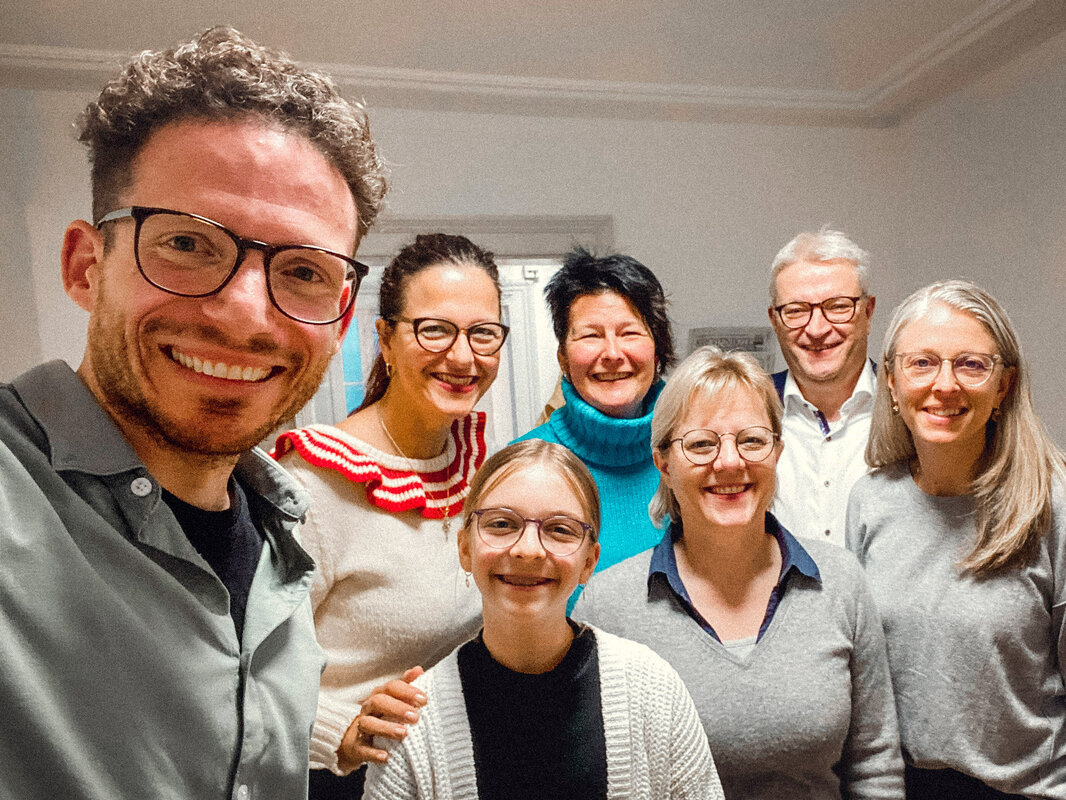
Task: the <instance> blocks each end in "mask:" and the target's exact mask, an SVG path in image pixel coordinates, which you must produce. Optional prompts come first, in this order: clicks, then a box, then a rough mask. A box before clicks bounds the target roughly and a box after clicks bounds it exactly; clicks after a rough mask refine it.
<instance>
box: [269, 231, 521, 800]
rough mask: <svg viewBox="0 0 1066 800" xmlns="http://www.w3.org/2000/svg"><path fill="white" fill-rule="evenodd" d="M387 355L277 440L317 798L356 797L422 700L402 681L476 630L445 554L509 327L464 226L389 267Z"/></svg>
mask: <svg viewBox="0 0 1066 800" xmlns="http://www.w3.org/2000/svg"><path fill="white" fill-rule="evenodd" d="M379 310H380V318H379V319H378V321H377V332H378V342H379V345H380V348H381V354H380V356H379V357H378V359H377V361H376V362H375V364H374V367H373V370H372V371H371V374H370V377H369V378H368V380H367V392H366V398H365V399H364V401H363V404H362V405H361V406H360V407H359V409H357V410H356V411H355V412H354V413H353V414H352V415H351V416H349V417H348V418H347V419H345V420H343V421H341V422H339V423H337V424H336V425H335V426H333V425H312V426H310V427H307V428H303V429H300V430H296V431H290V432H289V433H286V434H284V435H283V436H281V437H280V438H279V439H278V442H277V447H276V453H277V455H278V457H279V459H280V461H281V463H282V464H284V465H285V467H286V468H288V469H289V471H290V472H292V474H293V475H294V476H295V477H296V478H297V479H298V480H300V481H301V482H302V483H303V484H304V486H306V487H307V489H308V490H309V491H310V493H311V496H312V505H313V508H312V509H311V510H310V511H309V512H308V515H307V518H306V520H305V521H304V524H303V526H302V528H301V542H302V544H303V546H304V548H305V549H306V550H307V551H308V552H309V553H310V554H311V555H312V557H313V558H314V559H315V562H316V564H317V565H318V569H317V570H316V572H315V578H314V584H313V586H312V588H311V603H312V607H313V609H314V614H315V628H316V631H317V635H318V641H319V643H320V644H321V645H322V647H323V648H324V649H325V651H326V656H327V665H326V669H325V671H324V672H323V674H322V686H321V692H320V696H319V706H318V717H317V720H316V723H315V727H314V730H313V731H312V736H311V780H310V782H311V793H310V797H311V800H325V799H326V798H332V797H338V796H341V797H345V798H352V797H358V796H359V793H360V791H361V788H362V773H361V772H360V771H357V770H358V768H359V767H360V765H361V764H363V763H365V762H366V761H369V760H373V759H381V758H385V757H386V754H385V751H384V750H382V749H380V748H377V747H374V746H373V744H372V738H373V736H375V735H377V736H386V737H387V736H395V737H402V736H403V735H404V723H406V722H410V721H411V720H412V719H417V716H418V707H419V705H420V704H421V703H422V702H424V700H423V699H422V698H421V697H420V694H419V693H418V692H417V691H415V690H414V689H413V688H412V687H411V686H410V685H409V681H410V680H411V679H413V678H414V677H415V676H416V675H418V674H419V673H420V671H421V667H429V666H431V665H432V664H434V663H436V662H437V661H438V660H440V658H441V657H443V656H444V655H445V654H446V653H448V652H449V651H450V650H451V649H452V648H454V647H455V646H456V645H457V644H459V643H460V642H462V641H464V640H466V639H467V638H469V637H470V635H471V634H472V633H474V632H475V631H476V630H477V626H478V623H479V621H480V598H479V597H478V594H477V592H476V591H474V590H473V589H471V588H470V586H469V583H468V582H465V581H464V580H463V574H462V570H461V569H460V566H459V560H458V557H457V556H456V552H455V542H454V536H455V535H456V534H457V532H458V528H459V521H458V518H457V516H458V514H459V512H460V510H461V509H462V505H463V500H464V498H465V497H466V493H467V491H468V487H469V481H470V479H471V478H472V477H473V475H474V473H475V471H476V470H477V468H478V467H479V466H480V465H481V463H482V462H483V461H484V459H485V455H486V452H485V450H486V447H485V415H484V414H483V413H481V412H475V411H474V405H475V404H476V403H477V401H478V400H479V399H480V398H481V396H482V395H484V394H485V392H486V391H487V390H488V388H489V386H490V385H491V384H492V382H493V380H494V379H495V378H496V372H497V369H498V368H499V363H500V352H501V348H502V347H503V344H504V341H505V340H506V338H507V333H508V329H507V326H505V325H503V324H502V323H501V322H500V289H499V283H498V275H497V269H496V264H495V262H494V261H493V258H492V254H491V253H488V252H486V251H484V250H482V249H481V248H479V247H477V246H476V245H475V244H473V243H472V242H471V241H469V240H468V239H466V238H464V237H462V236H450V235H446V234H426V235H422V236H419V237H417V238H416V240H415V242H414V243H413V244H411V245H408V246H407V247H405V248H404V249H403V250H401V251H400V252H399V254H397V256H396V257H395V258H394V259H393V260H392V262H391V263H390V264H389V265H388V267H386V269H385V271H384V273H383V275H382V280H381V293H380V308H379Z"/></svg>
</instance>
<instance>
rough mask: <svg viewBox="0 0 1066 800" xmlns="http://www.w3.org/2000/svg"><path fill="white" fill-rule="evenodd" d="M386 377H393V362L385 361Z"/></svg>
mask: <svg viewBox="0 0 1066 800" xmlns="http://www.w3.org/2000/svg"><path fill="white" fill-rule="evenodd" d="M385 377H386V378H391V377H392V364H390V363H389V362H388V361H386V362H385Z"/></svg>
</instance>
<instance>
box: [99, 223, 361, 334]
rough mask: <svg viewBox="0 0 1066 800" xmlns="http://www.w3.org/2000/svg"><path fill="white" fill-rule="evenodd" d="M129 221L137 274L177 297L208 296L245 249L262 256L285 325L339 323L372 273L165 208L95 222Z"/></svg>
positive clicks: (318, 250)
mask: <svg viewBox="0 0 1066 800" xmlns="http://www.w3.org/2000/svg"><path fill="white" fill-rule="evenodd" d="M126 217H131V218H132V219H133V220H134V221H135V222H136V224H137V227H136V228H135V229H134V234H133V250H134V256H135V259H136V261H137V269H139V270H140V271H141V275H143V276H144V279H145V280H146V281H148V282H149V283H150V284H152V286H155V287H156V288H157V289H162V290H163V291H164V292H169V293H170V294H176V295H179V296H181V297H210V296H211V295H213V294H217V293H218V292H220V291H222V289H223V287H225V285H226V284H227V283H229V281H230V280H231V279H232V278H233V276H234V275H236V274H237V270H238V269H240V266H241V263H242V262H243V261H244V257H245V255H246V254H247V252H248V251H249V250H259V251H261V252H262V253H263V268H264V270H265V271H266V278H267V281H266V283H267V294H268V295H269V296H270V302H272V303H273V304H274V306H275V307H276V308H277V309H278V311H280V312H281V313H282V314H284V315H285V316H286V317H289V318H290V319H294V320H296V321H297V322H306V323H309V324H311V325H328V324H330V323H331V322H336V321H337V320H339V319H341V318H342V317H344V315H345V314H347V313H348V310H349V309H350V308H351V307H352V303H354V302H355V295H356V293H357V292H358V291H359V283H360V281H362V279H363V278H364V277H366V275H367V273H368V272H369V271H370V268H369V267H367V266H366V265H365V264H361V263H360V262H358V261H356V260H355V259H353V258H349V257H348V256H346V255H343V254H341V253H335V252H333V251H332V250H326V249H325V248H322V247H315V246H313V245H306V244H283V245H272V244H267V243H266V242H260V241H256V240H255V239H245V238H244V237H242V236H238V235H237V234H235V233H234V232H233V231H231V230H230V229H229V228H227V227H225V226H224V225H221V224H219V223H217V222H215V221H214V220H210V219H207V218H206V217H201V216H199V215H197V214H188V213H185V212H183V211H172V210H170V209H167V208H149V207H147V206H130V207H129V208H120V209H118V210H117V211H112V212H111V213H109V214H105V215H104V216H103V217H101V218H100V219H99V220H97V222H96V227H97V228H99V227H101V226H102V225H104V224H105V223H108V222H115V221H117V220H121V219H125V218H126Z"/></svg>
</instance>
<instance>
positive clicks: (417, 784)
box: [366, 439, 722, 800]
mask: <svg viewBox="0 0 1066 800" xmlns="http://www.w3.org/2000/svg"><path fill="white" fill-rule="evenodd" d="M464 513H465V523H464V525H463V528H462V530H461V531H460V533H459V559H460V561H461V562H462V564H463V567H464V568H465V569H467V570H468V571H469V572H470V573H471V574H472V576H473V579H474V583H475V584H476V585H477V587H478V589H479V590H480V591H481V595H482V606H483V614H484V627H483V628H482V630H481V633H480V634H479V635H478V636H477V637H475V638H474V639H472V640H471V641H469V642H467V643H466V644H464V645H462V646H461V647H459V648H458V649H457V650H455V651H454V652H453V653H452V654H451V655H449V656H448V657H447V658H445V659H444V660H443V661H441V662H440V663H439V664H437V666H435V667H433V668H432V669H430V670H429V672H427V673H426V674H425V675H423V676H421V677H420V678H418V679H417V680H416V681H415V686H416V687H417V688H418V689H420V690H421V691H423V692H424V694H425V695H426V697H427V698H428V699H429V704H428V705H427V706H426V707H425V709H424V710H423V712H422V716H421V719H420V720H419V721H418V722H417V723H416V724H414V725H412V726H411V727H410V728H409V733H408V736H407V738H406V739H404V740H403V742H402V743H393V742H390V743H387V746H388V747H389V749H390V758H389V760H388V761H387V762H386V763H384V764H373V765H371V767H370V769H369V771H368V774H367V794H366V797H367V798H370V800H399V799H400V798H405V799H410V800H414V798H422V799H424V800H431V799H432V798H441V799H444V798H448V799H450V800H466V799H467V798H469V799H470V800H473V799H474V798H479V797H482V798H507V800H540V799H541V798H552V800H571V799H572V800H597V798H610V799H611V800H624V799H626V798H631V799H632V800H646V799H647V798H656V800H670V798H678V799H680V798H692V799H693V800H695V799H696V798H721V797H722V790H721V786H720V784H719V782H718V778H717V775H716V773H715V769H714V763H713V761H712V760H711V755H710V751H709V750H708V747H707V740H706V737H705V736H704V734H703V730H702V729H701V727H700V723H699V718H698V716H697V715H696V709H695V708H694V706H693V704H692V699H691V698H690V697H689V695H688V693H687V692H686V691H685V687H684V684H683V683H682V682H681V679H680V678H679V677H678V675H677V673H676V672H675V671H674V670H673V669H671V668H670V667H669V666H668V665H667V664H666V663H665V662H664V661H663V660H662V659H661V658H659V657H658V656H656V655H655V654H654V653H652V652H651V651H650V650H649V649H648V648H647V647H644V646H642V645H639V644H636V643H635V642H629V641H626V640H624V639H619V638H617V637H615V636H611V635H610V634H606V633H603V632H602V631H599V630H595V629H593V628H590V627H587V626H580V625H577V624H575V623H573V622H571V621H570V620H569V619H568V618H567V615H566V604H567V600H568V598H569V597H570V595H571V594H572V593H573V591H574V589H575V588H576V587H577V585H578V584H579V583H581V582H584V581H586V580H588V578H589V576H590V575H591V574H592V571H593V568H594V567H595V565H596V559H597V558H598V556H599V550H600V546H599V543H598V541H597V535H598V532H599V524H600V507H599V496H598V494H597V491H596V484H595V482H594V481H593V479H592V476H591V475H590V474H589V471H588V470H587V469H586V468H585V466H584V465H583V464H582V463H581V461H580V460H579V459H578V458H577V457H576V456H575V455H574V454H573V453H572V452H571V451H569V450H567V449H566V448H565V447H563V446H561V445H558V444H554V443H551V442H545V441H541V440H537V439H534V440H530V441H526V442H519V443H517V444H512V445H510V446H508V447H506V448H504V449H503V450H501V451H500V452H499V453H497V454H496V455H494V456H493V457H491V458H490V459H488V461H486V462H485V464H484V466H483V467H482V468H481V470H480V471H479V472H478V473H477V475H476V476H475V478H474V480H473V482H472V483H471V486H470V494H469V496H468V497H467V502H466V506H465V509H464Z"/></svg>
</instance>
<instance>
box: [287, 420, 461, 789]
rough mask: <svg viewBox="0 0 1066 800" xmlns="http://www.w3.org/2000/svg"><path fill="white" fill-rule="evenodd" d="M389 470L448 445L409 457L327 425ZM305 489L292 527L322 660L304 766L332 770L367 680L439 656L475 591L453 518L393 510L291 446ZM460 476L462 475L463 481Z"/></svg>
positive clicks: (443, 460) (421, 465)
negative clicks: (303, 556) (304, 561)
mask: <svg viewBox="0 0 1066 800" xmlns="http://www.w3.org/2000/svg"><path fill="white" fill-rule="evenodd" d="M332 431H333V433H334V435H335V436H337V437H339V438H344V439H345V440H347V441H350V442H351V443H352V444H353V446H355V447H358V449H359V450H360V451H361V452H363V453H366V454H367V455H368V456H369V457H370V458H371V459H372V460H373V461H375V462H376V463H380V464H382V465H383V466H385V467H388V468H389V469H391V470H393V471H402V470H404V469H409V468H410V467H412V466H413V467H414V468H415V469H416V470H419V471H421V472H424V473H434V472H439V471H441V470H444V469H445V467H446V466H447V465H448V463H449V461H450V460H451V459H452V458H453V457H454V454H455V448H454V447H450V448H449V450H447V451H446V452H445V453H444V454H442V455H441V456H440V457H438V458H435V459H427V460H424V461H421V460H414V461H408V460H407V459H402V458H399V457H397V456H393V455H389V454H387V453H382V452H381V451H379V450H377V449H375V448H373V447H371V446H370V445H369V444H367V443H365V442H362V441H360V440H358V439H355V438H354V437H350V436H347V435H345V434H343V433H342V432H341V431H337V430H336V429H332ZM280 460H281V463H282V464H283V465H284V466H285V468H286V469H287V470H288V471H289V472H290V473H291V474H292V475H293V477H295V478H296V479H297V480H298V481H299V482H300V483H301V484H303V486H304V487H305V488H306V489H307V490H308V492H309V493H310V495H311V507H310V510H309V511H308V513H307V517H306V518H305V520H304V524H303V525H302V526H301V527H300V529H299V531H298V532H297V536H298V538H299V540H300V543H301V544H302V545H303V547H304V549H305V550H306V551H307V552H308V553H309V554H310V555H311V557H312V558H314V560H315V564H316V567H317V569H316V571H315V576H314V582H313V583H312V586H311V606H312V609H313V610H314V615H315V635H316V637H317V638H318V642H319V644H320V645H321V646H322V649H323V650H325V651H326V661H327V663H326V668H325V670H324V671H323V673H322V685H321V691H320V692H319V698H318V714H317V716H316V719H315V726H314V729H313V730H312V732H311V753H310V759H311V767H312V768H313V769H323V768H325V769H329V770H332V771H333V772H336V773H338V774H340V773H341V772H342V770H341V769H340V768H339V767H338V765H337V748H338V747H339V746H340V743H341V739H342V738H343V736H344V733H345V731H346V730H347V729H348V726H349V725H350V724H351V722H352V720H353V719H355V716H356V715H357V714H358V713H359V705H360V702H361V701H362V700H363V698H364V697H366V695H367V694H369V692H370V691H371V690H372V689H374V688H375V687H377V686H379V685H381V684H382V683H384V682H385V681H388V680H391V679H393V678H398V677H399V676H400V675H401V674H403V672H404V670H406V669H407V668H409V667H413V666H415V665H416V664H420V665H422V666H423V667H425V668H426V669H428V668H429V667H431V666H432V665H433V664H435V663H437V662H438V661H440V660H441V659H442V658H443V657H444V656H445V655H447V654H448V653H449V652H451V650H452V649H454V648H455V647H457V646H458V645H459V644H461V643H462V642H465V641H466V640H467V639H469V638H470V637H471V636H473V635H474V634H475V633H477V630H478V628H479V627H480V625H481V595H480V594H478V591H477V587H475V586H473V585H470V586H467V585H466V582H465V580H464V578H463V571H462V567H461V566H460V565H459V554H458V548H457V547H456V542H455V539H456V534H457V532H458V528H459V525H460V520H459V518H458V517H457V516H456V517H453V518H452V519H451V520H450V529H451V530H450V533H448V534H447V535H446V534H445V532H444V522H443V521H442V520H440V519H428V518H427V517H426V516H424V514H423V513H422V512H421V510H420V509H418V510H410V511H403V512H399V513H392V512H389V511H386V510H384V509H382V508H380V507H379V506H377V505H374V504H372V503H371V502H370V501H369V500H368V499H367V493H366V487H365V485H364V484H362V483H355V482H353V481H351V480H349V479H348V478H347V477H346V476H345V475H344V474H342V473H341V472H338V471H336V470H333V469H325V468H322V467H316V466H312V465H311V464H308V463H307V461H305V460H304V459H303V458H301V457H300V456H299V454H297V453H295V452H289V453H287V454H286V455H284V456H282V457H281V459H280ZM464 485H465V484H464Z"/></svg>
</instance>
